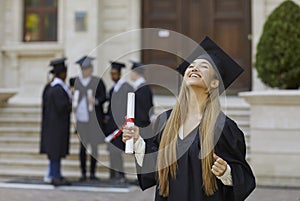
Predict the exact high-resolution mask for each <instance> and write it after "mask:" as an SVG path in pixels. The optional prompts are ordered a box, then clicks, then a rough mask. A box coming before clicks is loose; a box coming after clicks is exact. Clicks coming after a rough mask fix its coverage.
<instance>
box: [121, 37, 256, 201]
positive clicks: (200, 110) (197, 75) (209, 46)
mask: <svg viewBox="0 0 300 201" xmlns="http://www.w3.org/2000/svg"><path fill="white" fill-rule="evenodd" d="M178 70H179V72H180V73H182V74H183V82H182V85H181V90H180V94H179V96H178V100H177V103H176V105H175V106H174V108H173V110H172V111H167V112H165V113H163V114H161V115H160V116H159V117H158V119H157V121H156V123H155V130H156V133H155V134H156V135H155V137H153V139H152V140H147V143H145V141H144V140H143V139H142V137H141V136H140V135H139V129H138V128H137V127H126V128H125V129H124V130H123V142H126V140H128V139H130V138H132V137H134V140H135V157H136V160H137V171H138V178H139V184H140V186H141V188H142V189H143V190H144V189H147V188H149V187H151V186H154V185H156V194H155V200H156V201H162V200H169V201H242V200H245V199H246V197H247V196H248V195H249V194H250V193H251V192H252V191H253V189H254V188H255V178H254V176H253V173H252V171H251V168H250V166H249V165H248V163H247V161H246V159H245V155H246V147H245V140H244V134H243V132H242V131H241V130H240V129H239V128H238V126H237V124H236V123H235V122H234V121H233V120H231V119H230V118H229V117H227V116H226V115H225V114H224V113H223V112H222V111H221V107H220V101H219V94H221V93H223V92H224V89H226V88H227V87H228V86H229V85H230V84H231V83H232V82H233V81H234V80H235V79H236V78H237V77H238V76H239V75H240V74H241V73H242V71H243V69H242V68H241V67H240V66H239V65H238V64H237V63H236V62H235V61H233V60H232V59H231V58H230V56H228V55H227V54H226V53H225V52H224V51H223V50H222V49H221V48H220V47H219V46H218V45H216V44H215V43H214V42H213V41H212V40H211V39H210V38H208V37H206V38H205V39H204V40H203V41H202V42H201V43H200V45H199V46H198V47H197V48H196V49H195V50H194V51H193V52H192V54H191V55H190V56H189V57H188V58H187V59H186V60H185V61H184V62H183V63H182V64H180V65H179V67H178Z"/></svg>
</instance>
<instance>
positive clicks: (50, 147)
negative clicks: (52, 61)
mask: <svg viewBox="0 0 300 201" xmlns="http://www.w3.org/2000/svg"><path fill="white" fill-rule="evenodd" d="M70 113H71V100H70V98H69V96H68V94H67V93H66V92H65V90H64V89H63V88H62V86H60V85H59V84H57V85H55V86H53V87H51V86H50V85H47V86H46V88H45V90H44V92H43V113H42V130H41V131H42V132H41V145H40V153H45V154H47V156H48V158H49V159H50V160H52V161H57V160H60V159H61V158H63V157H65V156H66V155H67V154H68V153H69V138H70Z"/></svg>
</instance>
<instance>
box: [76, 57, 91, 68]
mask: <svg viewBox="0 0 300 201" xmlns="http://www.w3.org/2000/svg"><path fill="white" fill-rule="evenodd" d="M94 59H95V58H93V57H89V56H83V57H82V58H80V59H79V60H78V61H76V63H77V64H79V65H80V67H81V68H82V69H84V68H89V67H91V66H92V61H93V60H94Z"/></svg>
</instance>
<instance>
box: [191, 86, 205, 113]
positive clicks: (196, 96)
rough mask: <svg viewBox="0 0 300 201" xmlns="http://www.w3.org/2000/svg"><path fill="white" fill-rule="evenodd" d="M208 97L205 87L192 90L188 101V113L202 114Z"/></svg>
mask: <svg viewBox="0 0 300 201" xmlns="http://www.w3.org/2000/svg"><path fill="white" fill-rule="evenodd" d="M207 98H208V93H206V92H205V91H204V90H203V89H199V90H191V91H190V97H189V103H188V115H197V114H198V115H200V116H202V113H203V111H204V107H205V103H206V101H207Z"/></svg>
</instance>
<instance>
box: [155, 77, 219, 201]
mask: <svg viewBox="0 0 300 201" xmlns="http://www.w3.org/2000/svg"><path fill="white" fill-rule="evenodd" d="M190 93H191V91H190V89H189V87H188V86H187V85H186V84H185V82H184V81H183V84H182V87H181V90H180V93H179V97H178V101H177V102H176V105H175V107H174V108H173V110H172V112H171V114H170V117H169V119H168V121H167V123H166V126H165V129H164V131H163V134H162V137H161V141H160V145H159V153H158V162H157V168H158V181H159V184H158V188H159V193H160V195H162V196H164V197H167V196H168V195H169V174H170V175H171V177H172V178H175V177H176V171H177V154H176V145H177V136H178V130H179V127H180V125H181V124H182V123H183V122H184V121H185V119H186V118H187V111H188V99H189V96H190V95H191V94H190ZM220 108H221V106H220V102H219V91H218V88H216V89H211V91H210V92H209V93H208V97H207V99H206V102H205V104H204V111H203V114H202V119H201V122H200V124H201V126H200V127H199V138H200V147H201V149H200V153H201V163H202V178H203V186H202V187H199V188H203V190H204V192H205V193H206V195H208V196H210V195H213V194H214V192H216V190H217V189H218V187H217V181H216V177H215V176H214V175H213V174H212V172H211V167H212V165H213V153H214V127H215V123H216V121H217V118H218V115H219V113H220V111H221V109H220ZM199 171H200V170H199ZM199 190H200V189H199Z"/></svg>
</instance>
